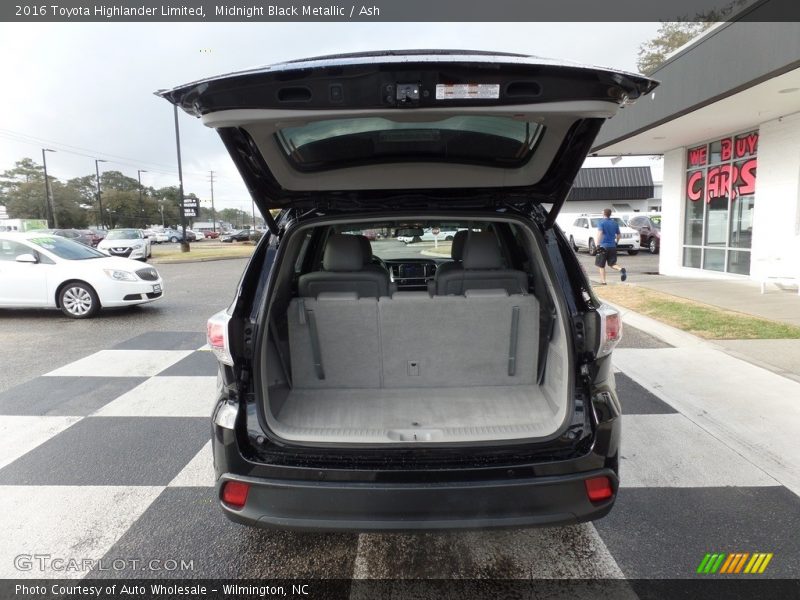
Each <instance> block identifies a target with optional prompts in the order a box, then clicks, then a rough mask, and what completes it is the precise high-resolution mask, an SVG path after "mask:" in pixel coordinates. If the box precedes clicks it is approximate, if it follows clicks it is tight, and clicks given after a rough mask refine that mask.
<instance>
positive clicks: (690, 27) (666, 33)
mask: <svg viewBox="0 0 800 600" xmlns="http://www.w3.org/2000/svg"><path fill="white" fill-rule="evenodd" d="M711 25H713V23H702V22H699V21H677V22H662V23H661V26H660V27H659V28H658V34H657V36H656V37H655V38H654V39H652V40H650V41H648V42H645V43H643V44H642V45H641V46H639V55H638V56H639V57H638V58H637V60H636V66H637V67H638V69H639V72H640V73H642V74H644V75H650V74H651V73H652V72H653V71H655V70H656V69H658V67H660V66H661V65H662V64H663V63H664V61H665V60H666V58H667V56H668V55H669V54H670V53H672V52H674V51H675V50H677V49H678V48H680V47H681V46H683V45H684V44H686V43H688V42H689V41H691V40H693V39H694V38H695V37H697V36H698V35H700V34H701V33H703V32H704V31H705V30H706V29H708V28H709V27H711Z"/></svg>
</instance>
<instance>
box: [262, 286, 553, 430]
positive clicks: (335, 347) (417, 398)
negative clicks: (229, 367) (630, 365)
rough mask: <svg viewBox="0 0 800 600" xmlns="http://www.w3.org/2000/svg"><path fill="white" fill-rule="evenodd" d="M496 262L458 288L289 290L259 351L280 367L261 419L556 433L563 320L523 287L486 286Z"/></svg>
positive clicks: (344, 426) (302, 426) (294, 425)
mask: <svg viewBox="0 0 800 600" xmlns="http://www.w3.org/2000/svg"><path fill="white" fill-rule="evenodd" d="M498 273H499V271H497V272H495V273H494V274H493V275H492V277H493V278H492V277H490V278H489V279H488V280H485V281H482V282H479V281H477V280H476V281H475V282H474V283H475V285H477V286H478V287H477V288H476V289H465V290H463V293H461V294H448V295H436V294H433V293H431V292H430V291H394V292H392V293H391V295H387V296H380V297H361V296H360V293H359V291H352V292H348V291H327V292H320V293H317V294H316V296H315V297H313V296H312V297H291V298H290V299H289V301H288V304H286V307H285V312H283V311H282V316H283V317H284V318H285V320H284V319H280V322H281V323H282V324H283V325H284V327H282V328H280V329H283V333H282V334H278V335H275V336H274V337H273V340H272V341H271V342H270V343H269V344H268V345H267V353H266V357H265V361H264V368H265V369H266V370H268V371H269V372H270V373H272V374H275V373H278V374H280V373H284V374H285V376H283V377H281V376H280V375H278V376H276V377H273V378H272V379H271V380H270V381H269V385H268V387H267V389H266V397H267V402H266V406H267V411H266V412H267V421H268V423H269V426H270V429H271V430H272V431H273V432H274V433H275V434H277V435H278V436H280V437H281V438H284V439H286V440H289V441H297V442H310V443H323V444H325V443H327V444H336V443H347V444H350V443H356V444H392V443H413V442H469V441H497V440H511V439H530V438H544V437H547V436H550V435H553V434H554V433H556V432H557V431H558V430H559V428H560V427H561V426H562V424H563V422H564V420H565V415H566V411H567V407H568V398H569V393H568V390H569V381H568V373H569V369H568V350H567V347H566V345H565V343H564V340H565V333H564V327H563V324H562V323H561V320H560V319H556V320H555V322H552V323H551V321H550V320H549V319H543V313H542V308H541V306H540V301H539V299H538V298H537V296H536V295H535V294H534V293H530V292H529V291H528V289H524V290H520V292H521V293H509V290H507V289H503V287H497V288H492V287H487V286H493V285H503V282H502V280H501V279H502V278H500V279H498V277H500V276H499V275H498ZM480 285H483V286H484V287H483V289H481V287H480ZM466 287H468V288H469V286H466ZM536 287H538V288H539V289H540V291H541V293H544V291H543V290H545V287H546V286H545V285H544V282H539V285H538V286H532V289H535V288H536ZM526 288H527V286H526ZM361 293H363V290H362V291H361ZM543 328H544V329H546V331H545V330H543ZM283 335H285V336H286V339H285V343H282V344H276V343H275V341H274V340H275V339H277V340H280V339H281V337H282V336H283ZM543 336H544V337H543ZM281 346H282V350H281V351H279V350H278V348H279V347H281Z"/></svg>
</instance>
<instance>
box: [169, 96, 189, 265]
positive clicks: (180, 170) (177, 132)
mask: <svg viewBox="0 0 800 600" xmlns="http://www.w3.org/2000/svg"><path fill="white" fill-rule="evenodd" d="M172 108H173V109H174V115H175V146H176V147H177V149H178V190H179V194H180V200H179V203H178V210H179V211H180V213H181V214H180V217H181V252H189V244H188V243H187V242H186V213H185V212H184V211H183V168H182V167H181V133H180V128H179V127H178V105H177V104H174V105H173V106H172Z"/></svg>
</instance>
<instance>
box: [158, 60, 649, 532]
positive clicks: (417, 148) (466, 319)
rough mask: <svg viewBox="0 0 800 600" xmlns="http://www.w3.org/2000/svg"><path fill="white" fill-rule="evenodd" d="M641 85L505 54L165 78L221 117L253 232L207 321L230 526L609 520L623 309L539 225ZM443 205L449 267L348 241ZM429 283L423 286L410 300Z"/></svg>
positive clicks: (209, 117) (217, 463) (189, 106)
mask: <svg viewBox="0 0 800 600" xmlns="http://www.w3.org/2000/svg"><path fill="white" fill-rule="evenodd" d="M655 86H656V83H655V82H654V81H652V80H650V79H648V78H646V77H644V76H641V75H634V74H627V73H623V72H619V71H612V70H606V69H600V68H596V67H581V66H576V65H573V64H568V65H567V64H563V63H559V62H557V61H543V60H541V59H536V58H531V57H522V56H519V55H508V54H491V53H474V54H470V53H465V52H447V51H436V52H431V53H426V52H425V51H412V52H385V53H383V52H377V53H364V54H355V55H345V56H342V55H339V56H335V57H324V58H316V59H308V60H303V61H297V62H288V63H284V64H279V65H273V66H271V67H269V68H265V69H260V70H259V69H257V70H249V71H246V72H243V73H234V74H231V75H226V76H221V77H216V78H211V79H207V80H203V81H199V82H194V83H190V84H186V85H184V86H180V87H177V88H175V89H172V90H166V91H162V92H159V93H160V94H161V95H162V96H163V97H165V98H166V99H168V100H169V101H171V102H172V103H174V104H176V105H177V106H178V107H180V108H182V109H183V110H185V111H186V112H188V113H189V114H191V115H194V116H197V117H201V118H202V120H203V123H204V124H206V125H207V126H211V127H218V128H219V129H218V132H219V134H220V136H221V137H222V138H223V141H224V142H225V146H226V147H227V148H228V149H229V150H230V151H231V158H232V160H233V162H234V163H235V164H236V166H237V168H238V170H239V172H240V173H241V174H242V176H243V178H244V180H245V183H246V185H247V187H248V189H249V190H251V192H252V196H253V199H254V202H256V203H257V204H258V208H259V210H260V211H261V214H262V215H264V217H265V219H266V220H267V223H268V224H269V229H270V233H269V234H267V235H265V236H263V238H262V239H261V241H260V243H259V244H258V245H257V246H256V248H255V251H254V253H253V256H252V258H251V259H250V261H249V263H248V264H247V267H246V268H245V271H244V273H243V275H242V278H241V281H240V283H239V285H238V287H237V290H238V292H237V294H236V298H235V299H234V302H233V304H231V306H230V307H229V308H228V309H227V310H224V311H221V312H219V313H218V314H216V315H214V316H213V317H211V319H210V320H209V321H208V341H209V345H210V348H211V350H212V351H213V353H214V354H215V355H216V357H217V358H218V360H219V361H220V372H219V373H220V374H219V378H220V379H219V386H218V388H217V405H216V407H215V409H214V413H213V417H212V419H213V435H212V445H213V455H214V468H215V471H216V481H217V484H216V486H217V487H216V493H217V498H218V500H219V503H220V506H221V508H222V510H223V511H224V513H225V514H226V515H227V516H228V517H229V518H230V519H232V520H234V521H238V522H242V523H247V524H250V525H255V526H260V527H285V528H301V529H312V530H313V529H317V530H358V531H363V530H419V529H428V530H431V529H457V528H476V527H480V528H489V527H510V526H513V527H522V526H532V525H540V526H541V525H553V524H564V523H575V522H580V521H587V520H592V519H597V518H600V517H602V516H604V515H605V514H607V513H608V512H609V511H610V510H611V508H612V506H613V504H614V501H615V498H616V494H617V491H618V487H619V479H618V474H617V473H618V468H619V456H620V446H619V443H620V433H621V432H620V428H621V417H620V403H619V400H618V398H617V394H616V391H615V384H614V374H613V367H612V365H611V356H610V354H611V352H612V350H613V349H614V347H615V346H616V344H617V342H618V341H619V339H620V337H621V332H622V329H621V327H622V322H621V319H620V315H619V313H618V312H617V311H616V310H614V309H613V308H611V307H608V306H605V305H602V304H601V303H600V301H599V300H598V299H597V297H596V296H595V295H594V293H593V291H592V287H591V285H590V283H589V281H588V280H587V278H586V275H585V274H584V273H583V271H582V269H581V266H580V264H579V262H578V260H577V257H576V256H575V254H574V253H573V252H572V250H571V249H570V247H569V244H568V241H567V239H566V238H565V237H564V235H563V234H562V233H561V232H560V230H558V229H557V228H554V222H555V218H556V216H557V215H558V212H559V211H560V210H561V208H562V206H563V205H564V202H565V199H566V196H567V194H568V192H569V190H570V184H571V182H572V181H573V179H574V177H575V174H576V173H577V172H578V170H579V169H580V167H581V164H582V162H583V161H584V159H585V156H586V154H587V152H588V151H589V150H590V148H591V147H592V143H593V140H594V139H595V136H596V135H597V133H598V131H599V130H600V128H601V127H602V125H603V124H604V123H605V122H606V120H607V119H608V118H610V117H612V116H613V115H614V114H616V112H617V110H618V108H619V107H620V106H621V105H622V104H625V103H630V102H633V101H635V100H636V99H637V98H638V97H640V96H646V95H648V94H649V93H650V92H651V91H652V90H653V89H654V88H655ZM300 90H302V102H298V101H295V98H297V97H299V96H300V95H301V94H300ZM330 90H336V92H335V94H336V98H337V99H338V100H336V101H334V100H331V98H333V97H334V92H331V91H330ZM378 90H380V91H381V93H377V92H378ZM254 107H257V108H254ZM240 109H242V110H240ZM244 109H246V110H244ZM293 111H296V112H297V118H296V119H295V118H293ZM270 210H279V211H280V213H279V214H278V215H277V217H276V218H274V219H273V217H272V216H271V214H270ZM442 221H446V222H449V223H453V224H454V225H457V227H455V226H454V228H453V229H454V230H458V229H470V230H471V231H470V233H469V234H468V235H464V236H460V237H459V238H458V239H459V240H460V241H463V246H462V245H461V244H460V243H459V244H454V246H456V248H455V249H454V252H453V259H452V260H451V261H444V260H440V259H434V258H430V259H427V258H421V257H419V256H418V255H417V254H415V253H409V256H408V257H402V255H400V256H398V253H397V249H396V248H392V252H391V254H390V255H388V256H386V257H381V256H377V257H376V258H377V259H378V264H375V261H372V260H370V256H369V254H373V255H374V251H375V250H376V249H371V248H369V240H367V239H366V238H365V237H364V236H363V234H364V232H365V231H369V230H374V229H387V230H391V231H398V230H400V231H402V230H403V229H412V228H414V227H421V228H423V229H424V228H432V227H434V226H436V224H437V223H439V222H442ZM420 235H421V233H420ZM458 246H462V247H461V248H458ZM456 250H458V251H456ZM378 252H380V250H378ZM380 263H383V264H380ZM395 269H396V270H397V272H398V273H402V274H403V275H402V276H401V277H400V279H402V280H405V281H406V282H407V284H401V283H400V281H399V280H398V279H396V278H395V279H394V281H393V280H392V279H393V278H392V277H391V276H390V271H391V272H394V271H395ZM420 281H422V287H423V288H424V289H426V290H428V291H422V292H420V291H415V292H413V293H408V292H409V291H410V290H411V289H412V288H413V289H418V288H419V287H420V286H419V283H420Z"/></svg>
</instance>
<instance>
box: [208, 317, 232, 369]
mask: <svg viewBox="0 0 800 600" xmlns="http://www.w3.org/2000/svg"><path fill="white" fill-rule="evenodd" d="M230 320H231V317H230V315H229V314H228V313H226V312H225V311H224V310H223V311H220V312H218V313H217V314H215V315H214V316H213V317H211V318H210V319H209V320H208V323H207V324H206V332H207V339H208V345H209V346H210V347H211V351H212V352H213V353H214V356H216V357H217V360H218V361H219V362H221V363H222V364H225V365H230V366H233V357H232V356H231V350H230V345H229V337H230V335H229V333H228V323H229V322H230Z"/></svg>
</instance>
